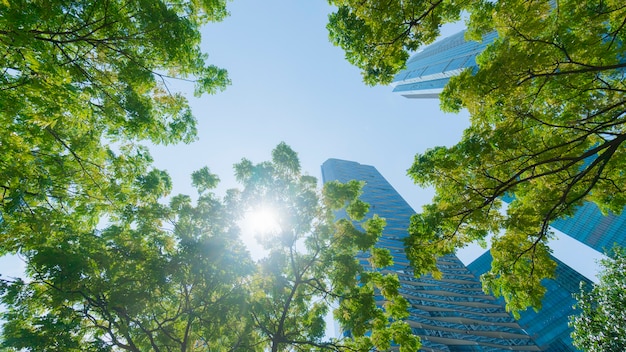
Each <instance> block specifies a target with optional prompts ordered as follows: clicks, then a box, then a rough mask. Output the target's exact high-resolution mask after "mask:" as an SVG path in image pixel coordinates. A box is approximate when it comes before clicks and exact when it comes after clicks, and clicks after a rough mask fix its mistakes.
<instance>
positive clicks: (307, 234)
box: [0, 144, 419, 352]
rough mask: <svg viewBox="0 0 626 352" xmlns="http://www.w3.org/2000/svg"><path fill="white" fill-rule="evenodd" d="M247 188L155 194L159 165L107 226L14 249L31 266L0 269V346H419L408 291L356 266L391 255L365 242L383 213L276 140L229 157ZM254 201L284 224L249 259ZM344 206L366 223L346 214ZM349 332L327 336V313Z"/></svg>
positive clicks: (211, 180) (198, 182)
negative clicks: (263, 156)
mask: <svg viewBox="0 0 626 352" xmlns="http://www.w3.org/2000/svg"><path fill="white" fill-rule="evenodd" d="M235 169H236V174H237V177H238V179H239V180H240V181H241V182H242V184H243V186H244V188H243V190H242V191H238V190H230V191H228V192H227V194H226V196H225V197H224V198H220V197H218V196H216V195H215V194H214V193H213V192H212V189H213V188H214V187H215V186H216V185H217V183H218V181H219V179H218V178H217V176H216V175H213V174H211V173H210V172H209V170H208V169H207V168H203V169H201V170H199V171H197V172H195V173H194V174H193V175H192V181H193V184H194V186H195V187H196V188H197V190H198V192H199V195H198V198H197V201H196V202H195V204H194V202H193V201H192V200H191V198H190V197H189V196H185V195H178V196H174V197H172V198H171V200H170V202H169V204H168V205H164V204H162V203H160V202H159V200H162V197H163V196H164V195H166V194H167V193H168V192H169V189H170V180H169V177H168V176H167V174H165V173H164V172H161V171H156V170H155V171H153V172H151V173H150V174H149V175H148V176H147V177H145V178H144V179H143V180H141V181H136V182H134V183H133V187H134V188H133V189H132V190H130V191H132V192H134V193H148V194H150V196H151V198H152V199H153V201H152V202H144V203H142V204H140V205H132V204H131V205H128V206H127V207H124V208H123V209H121V210H119V211H118V212H116V213H114V214H113V216H111V217H110V218H109V221H108V223H109V224H108V225H107V226H106V227H104V228H103V229H102V230H97V231H95V230H94V231H86V230H84V229H82V228H76V227H72V226H65V227H59V228H56V229H55V231H53V232H50V233H49V235H48V236H47V237H45V238H40V239H39V240H40V241H39V243H38V246H37V247H36V248H33V249H30V250H23V251H22V256H24V258H25V259H26V263H27V271H26V277H25V278H21V279H4V278H3V279H1V280H0V299H1V303H2V304H4V305H5V307H6V310H5V311H4V312H3V313H2V319H3V320H4V322H5V323H4V325H3V327H2V335H1V339H0V341H2V342H1V343H0V348H3V349H6V350H8V351H122V350H123V351H147V350H153V351H181V352H186V351H268V350H271V351H286V350H293V351H320V350H329V351H363V352H365V351H371V350H372V349H373V348H377V349H378V350H388V349H389V348H390V347H391V346H392V344H396V345H400V346H401V347H400V348H401V350H402V351H416V350H417V349H418V348H419V340H418V338H417V337H415V336H413V335H412V334H411V329H410V327H409V325H408V324H407V323H405V322H403V321H402V320H401V319H403V318H405V317H406V316H407V315H408V313H407V308H408V302H407V301H406V300H405V299H403V298H402V297H401V296H400V294H399V292H398V288H399V281H398V278H397V276H395V275H392V274H384V275H383V274H382V273H380V272H378V271H376V270H370V271H365V270H364V268H363V266H362V265H361V264H360V263H359V261H358V260H357V254H358V253H361V254H363V253H368V255H367V256H366V257H367V260H369V261H371V264H372V267H373V268H384V267H386V266H388V265H391V264H392V262H391V255H390V253H389V252H388V251H387V250H383V249H375V248H372V247H373V246H374V244H375V243H376V241H377V239H378V237H379V236H380V233H381V231H382V230H383V226H384V220H383V219H380V218H378V217H375V216H374V217H371V218H370V219H369V220H367V221H365V222H362V221H360V220H358V219H361V220H362V219H363V217H364V216H365V214H366V213H367V211H368V206H367V204H365V203H363V202H361V201H359V200H358V195H359V193H360V189H361V186H362V185H361V184H360V183H358V182H350V183H347V184H340V183H330V184H328V185H327V186H326V187H325V189H324V191H323V192H320V191H319V190H318V188H317V181H316V180H315V178H313V177H310V176H306V175H302V174H301V172H300V164H299V161H298V158H297V155H296V154H295V152H293V150H291V148H289V147H288V146H286V145H285V144H280V145H279V146H278V147H277V148H276V149H275V150H274V151H273V153H272V161H271V162H263V163H260V164H257V165H254V164H252V163H251V162H249V161H247V160H245V159H244V160H243V161H242V162H241V163H239V164H237V165H236V167H235ZM260 202H263V203H265V204H271V205H272V206H273V207H275V209H276V210H277V212H278V214H279V215H280V216H279V220H278V222H279V226H280V230H279V231H277V232H275V233H273V234H271V235H270V236H269V237H267V238H266V240H265V243H266V246H267V249H268V250H269V254H268V255H267V257H265V258H264V259H262V260H260V261H258V262H257V263H254V262H253V261H252V259H251V258H250V255H249V253H248V252H247V251H246V250H245V248H244V247H243V245H242V242H241V239H240V237H239V226H238V225H237V222H238V220H239V219H240V218H241V216H242V215H243V214H244V213H245V212H246V211H247V210H250V209H254V208H255V207H257V206H258V205H259V204H260ZM335 211H345V212H346V213H347V214H348V216H350V218H352V219H357V220H355V221H357V222H358V223H359V224H361V225H362V226H363V228H362V229H358V228H357V227H356V226H355V223H354V222H352V221H350V220H348V219H342V220H339V221H335ZM331 307H336V309H335V311H334V315H335V317H336V318H337V319H338V321H339V322H340V324H341V326H342V327H343V328H344V330H346V331H349V332H350V333H351V337H343V338H336V339H325V337H324V332H325V320H324V318H325V317H326V313H327V312H328V311H329V309H330V308H331Z"/></svg>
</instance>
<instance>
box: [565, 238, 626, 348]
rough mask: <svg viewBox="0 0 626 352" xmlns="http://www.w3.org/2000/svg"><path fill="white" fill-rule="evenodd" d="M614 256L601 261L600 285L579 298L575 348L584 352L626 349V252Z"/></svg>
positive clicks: (617, 250)
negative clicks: (625, 323) (625, 324)
mask: <svg viewBox="0 0 626 352" xmlns="http://www.w3.org/2000/svg"><path fill="white" fill-rule="evenodd" d="M612 254H613V256H612V258H610V259H604V260H602V261H601V264H602V266H603V271H602V272H601V273H600V275H599V279H600V281H599V283H597V284H594V285H593V288H592V289H591V291H588V290H585V289H581V292H580V293H579V294H578V295H577V296H576V299H577V301H578V302H577V303H576V306H575V308H578V309H579V310H580V313H579V314H578V315H574V316H571V317H570V326H571V327H573V328H574V331H573V332H572V338H573V339H574V345H575V346H576V347H578V348H579V349H581V350H583V351H589V352H600V351H624V350H625V349H626V326H624V321H626V251H624V249H623V248H619V247H615V248H613V253H612Z"/></svg>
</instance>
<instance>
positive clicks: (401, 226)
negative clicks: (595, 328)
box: [322, 159, 539, 352]
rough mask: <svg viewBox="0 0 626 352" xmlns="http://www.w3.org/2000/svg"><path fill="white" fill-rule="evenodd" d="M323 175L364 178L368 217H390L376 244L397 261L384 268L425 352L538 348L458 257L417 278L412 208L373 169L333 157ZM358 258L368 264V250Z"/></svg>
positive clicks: (445, 259)
mask: <svg viewBox="0 0 626 352" xmlns="http://www.w3.org/2000/svg"><path fill="white" fill-rule="evenodd" d="M322 178H323V180H324V182H328V181H332V180H338V181H340V182H347V181H350V180H353V179H354V180H359V181H365V186H364V188H363V195H362V196H361V199H362V200H363V201H365V202H368V203H369V204H370V214H368V216H371V215H372V214H378V215H379V216H381V217H383V218H385V219H386V221H387V226H386V227H385V230H384V232H383V235H382V237H381V239H380V240H379V242H378V243H377V246H379V247H383V248H388V249H390V251H391V254H392V256H393V259H394V264H393V265H392V266H391V267H388V268H385V269H384V270H383V271H384V272H394V273H395V274H397V275H398V277H399V279H400V282H401V289H400V292H401V293H402V295H403V296H404V297H405V298H406V299H407V300H408V301H409V302H410V303H411V310H410V312H411V315H410V317H409V318H408V319H407V321H408V322H409V324H410V325H411V326H412V328H413V332H414V333H415V334H416V335H418V336H420V338H421V340H422V351H441V352H457V351H460V352H462V351H480V352H484V351H510V350H517V351H539V348H538V347H537V346H536V345H535V343H534V342H533V340H532V339H531V338H530V337H529V336H528V334H527V333H526V332H525V331H524V330H523V329H522V328H521V327H520V326H519V324H518V323H517V322H516V321H515V320H514V319H513V317H512V316H511V315H510V314H509V313H507V312H506V310H505V309H504V306H503V305H502V304H501V302H499V301H498V300H496V299H495V298H494V297H492V296H488V295H486V294H485V293H484V292H483V291H482V289H481V284H480V282H479V281H478V279H477V278H476V277H475V276H474V275H473V274H472V273H471V272H470V271H469V270H468V269H467V268H466V267H465V266H464V265H463V263H462V262H461V261H460V260H459V259H458V258H456V256H454V255H448V256H445V257H443V258H440V259H439V260H438V268H439V270H440V271H441V272H442V274H443V275H442V279H441V280H436V279H434V278H433V277H432V276H430V275H426V276H422V277H420V278H415V276H414V275H413V272H412V270H411V268H410V266H409V264H410V263H409V261H408V260H407V258H406V256H405V253H404V250H403V248H404V243H403V238H405V237H406V236H407V235H408V233H407V228H408V226H409V222H410V218H411V216H412V215H413V214H414V211H413V209H411V207H410V206H409V205H408V204H407V203H406V201H404V199H403V198H402V197H401V196H400V195H399V194H398V193H397V192H396V191H395V189H394V188H393V187H392V186H391V185H390V184H389V183H388V182H387V180H385V179H384V178H383V176H382V175H380V173H378V171H377V170H376V169H375V168H374V167H372V166H368V165H361V164H359V163H356V162H352V161H345V160H338V159H329V160H327V161H326V162H325V163H324V164H323V165H322ZM340 216H341V215H340ZM358 260H359V262H360V263H361V264H362V265H363V266H365V267H366V268H369V262H368V260H367V258H366V256H365V255H364V254H363V255H359V256H358ZM379 300H381V304H382V298H381V297H379Z"/></svg>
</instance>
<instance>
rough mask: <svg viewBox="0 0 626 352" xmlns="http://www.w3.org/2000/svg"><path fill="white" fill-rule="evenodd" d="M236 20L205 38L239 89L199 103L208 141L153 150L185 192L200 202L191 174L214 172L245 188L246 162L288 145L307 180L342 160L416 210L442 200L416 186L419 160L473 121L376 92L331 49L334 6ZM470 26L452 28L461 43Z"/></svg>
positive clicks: (256, 4) (241, 11) (238, 10)
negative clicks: (241, 167) (373, 171)
mask: <svg viewBox="0 0 626 352" xmlns="http://www.w3.org/2000/svg"><path fill="white" fill-rule="evenodd" d="M229 9H230V12H231V16H230V17H228V18H226V20H225V21H224V22H222V23H218V24H210V25H208V26H207V27H206V28H205V30H204V31H203V49H204V51H205V52H206V53H208V54H209V62H211V63H213V64H216V65H217V66H220V67H223V68H226V69H227V70H228V71H229V76H230V78H231V80H232V85H231V86H229V87H228V88H227V89H226V91H224V92H222V93H218V94H216V95H212V96H203V97H201V98H199V99H195V98H193V97H190V99H191V101H192V105H193V109H194V113H195V115H196V117H197V118H198V120H199V140H198V141H197V142H195V143H193V144H190V145H178V146H166V147H158V148H154V149H153V156H154V158H155V161H156V163H157V166H158V167H160V168H166V169H167V170H168V171H169V172H170V173H171V174H172V177H173V178H174V181H175V187H176V189H175V192H184V193H189V192H192V191H191V190H190V189H189V188H188V184H189V174H190V173H191V172H192V171H193V170H196V169H198V168H200V167H202V166H204V165H207V166H209V168H210V169H211V171H212V172H214V173H217V174H218V175H219V176H220V178H221V179H222V181H223V182H222V183H223V189H225V188H230V187H234V186H236V183H234V180H233V178H232V165H233V164H234V163H235V162H237V161H239V160H240V159H241V158H242V157H246V158H248V159H251V160H252V161H254V162H260V161H264V160H267V159H268V158H269V157H270V151H271V150H272V148H274V147H275V146H276V145H277V144H278V143H279V142H281V141H284V142H286V143H287V144H289V145H290V146H291V147H292V148H293V149H294V150H295V151H297V152H298V154H299V157H300V160H301V163H302V166H303V170H305V171H306V172H307V173H309V174H311V175H313V176H317V177H320V171H319V169H320V165H321V164H322V162H324V161H325V160H326V159H328V158H341V159H348V160H353V161H357V162H360V163H364V164H369V165H374V166H375V167H376V168H378V170H379V171H380V172H381V173H382V174H383V175H384V176H385V177H386V178H387V179H388V180H389V181H390V182H391V183H392V184H393V185H394V186H395V187H396V189H397V190H398V191H399V192H400V193H401V194H402V195H403V196H404V197H405V198H406V200H407V201H408V202H409V203H410V204H411V205H412V206H413V207H414V208H416V209H418V208H419V207H420V206H421V205H422V204H424V203H425V202H427V201H428V200H429V199H430V198H431V196H432V194H431V193H430V192H424V191H420V189H419V188H418V187H416V186H415V185H413V183H412V181H411V180H410V179H409V178H408V177H407V176H406V170H407V169H408V168H409V167H410V166H411V164H412V161H413V157H414V156H415V153H417V152H423V151H425V150H426V149H427V148H430V147H433V146H436V145H451V144H454V143H455V142H456V141H458V140H459V139H460V136H461V133H462V131H463V129H464V128H465V127H466V126H467V125H468V118H467V115H466V114H459V115H455V114H444V113H442V112H440V111H439V102H438V101H437V100H411V99H406V98H403V97H401V96H399V95H396V94H393V93H392V92H391V90H392V89H391V88H390V87H385V86H378V87H368V86H365V84H364V83H363V82H362V80H361V76H360V73H359V70H358V69H357V68H355V67H353V66H351V65H350V64H349V63H348V62H347V61H346V60H345V59H344V53H343V51H342V50H341V49H340V48H338V47H334V46H333V45H332V44H331V43H330V42H329V41H328V32H327V30H326V28H325V26H326V22H327V16H328V13H329V12H330V11H331V10H332V7H331V6H329V5H328V4H327V3H326V2H325V1H317V0H316V1H287V0H268V1H254V0H237V1H234V2H231V3H229ZM461 27H462V24H460V25H457V26H455V28H451V29H450V30H448V32H449V33H450V34H451V33H454V32H456V31H458V30H459V29H460V28H461Z"/></svg>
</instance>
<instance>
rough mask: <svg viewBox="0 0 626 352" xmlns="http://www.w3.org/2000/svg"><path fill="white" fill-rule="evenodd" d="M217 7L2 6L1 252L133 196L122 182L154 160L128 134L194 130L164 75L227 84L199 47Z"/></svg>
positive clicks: (214, 86) (91, 218)
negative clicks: (202, 28)
mask: <svg viewBox="0 0 626 352" xmlns="http://www.w3.org/2000/svg"><path fill="white" fill-rule="evenodd" d="M226 14H227V12H226V9H225V0H204V1H186V0H180V1H178V0H175V1H120V0H104V1H101V0H93V1H90V0H86V1H79V2H77V1H70V0H59V1H39V0H16V1H3V2H0V28H1V29H0V52H1V53H2V55H0V70H2V74H1V75H0V106H1V107H2V109H0V124H1V125H2V126H3V133H2V134H1V135H0V154H2V156H3V157H2V161H0V206H1V207H2V208H1V212H2V222H1V223H0V255H1V254H4V253H7V252H15V251H18V250H20V249H21V248H27V247H29V246H33V245H36V242H37V241H38V240H37V239H34V238H33V237H34V236H38V235H41V234H43V235H44V236H45V235H46V233H47V232H48V231H49V230H50V228H51V226H60V224H56V222H57V221H70V220H71V221H76V222H81V223H82V224H83V225H81V226H87V227H89V226H93V225H94V224H95V223H97V222H98V221H100V219H101V216H102V214H103V212H104V211H105V210H106V209H109V208H115V207H120V206H122V205H124V204H132V203H135V202H137V201H139V198H140V197H139V196H138V195H136V194H132V193H130V192H128V190H129V189H130V188H131V187H132V183H133V182H135V181H136V180H137V179H138V178H139V177H142V176H141V175H145V174H146V173H147V172H148V165H149V163H150V162H151V158H150V156H149V154H148V152H147V150H146V149H145V148H143V147H141V146H140V145H138V144H137V142H138V141H141V140H146V141H150V142H153V143H175V142H180V141H184V142H188V141H191V140H193V139H194V138H195V132H196V127H195V118H194V117H193V116H192V114H191V111H190V109H189V106H188V104H187V100H186V98H185V97H184V96H183V95H181V94H179V93H176V92H171V91H169V88H168V84H167V82H168V80H170V79H173V78H176V79H183V80H189V81H192V82H193V84H194V85H195V92H196V94H202V93H207V92H209V93H212V92H215V91H218V90H220V89H223V88H224V87H225V85H226V84H227V83H228V78H227V75H226V72H225V71H224V70H222V69H219V68H217V67H215V66H212V65H207V64H206V62H205V60H206V55H205V54H203V53H202V52H201V51H200V45H199V44H200V33H199V27H200V26H201V25H203V24H205V23H207V22H208V21H219V20H221V19H222V18H223V17H224V16H226ZM61 218H63V219H64V220H61Z"/></svg>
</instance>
